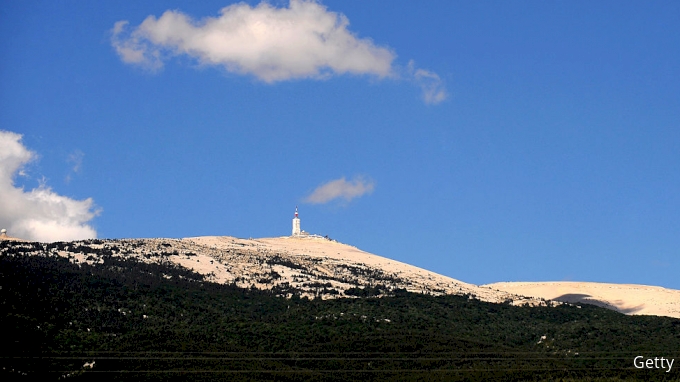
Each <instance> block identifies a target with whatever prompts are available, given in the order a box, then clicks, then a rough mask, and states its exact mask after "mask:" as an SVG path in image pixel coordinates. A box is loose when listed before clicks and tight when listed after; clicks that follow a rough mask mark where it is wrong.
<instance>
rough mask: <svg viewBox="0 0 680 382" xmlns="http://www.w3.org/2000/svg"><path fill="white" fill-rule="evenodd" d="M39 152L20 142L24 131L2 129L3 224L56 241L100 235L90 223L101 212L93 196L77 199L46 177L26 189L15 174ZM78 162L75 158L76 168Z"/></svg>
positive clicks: (35, 237) (0, 191)
mask: <svg viewBox="0 0 680 382" xmlns="http://www.w3.org/2000/svg"><path fill="white" fill-rule="evenodd" d="M36 157H37V155H36V154H35V153H34V152H32V151H30V150H28V149H27V148H26V147H25V146H24V145H23V144H22V143H21V135H20V134H16V133H13V132H10V131H2V130H0V195H1V197H0V228H6V229H7V230H8V231H9V234H10V235H11V236H14V237H19V238H22V239H28V240H37V241H56V240H76V239H86V238H95V237H97V232H96V231H95V229H94V228H93V227H92V226H90V225H89V224H88V223H89V222H90V221H91V220H92V219H93V218H94V217H95V216H96V215H97V214H98V213H99V211H98V210H97V209H96V208H95V206H94V202H93V200H92V199H91V198H88V199H85V200H74V199H71V198H69V197H66V196H62V195H59V194H57V193H55V192H54V191H52V190H51V189H50V188H49V187H48V186H47V182H46V180H45V178H42V180H40V183H39V186H38V187H36V188H34V189H32V190H31V191H25V190H24V189H23V188H21V187H16V186H15V185H14V181H13V179H14V176H15V175H17V174H18V175H22V174H23V171H22V170H23V168H24V166H25V165H26V164H28V163H29V162H31V161H33V160H35V159H36ZM78 166H79V164H78V163H77V162H76V163H75V166H74V168H77V167H78Z"/></svg>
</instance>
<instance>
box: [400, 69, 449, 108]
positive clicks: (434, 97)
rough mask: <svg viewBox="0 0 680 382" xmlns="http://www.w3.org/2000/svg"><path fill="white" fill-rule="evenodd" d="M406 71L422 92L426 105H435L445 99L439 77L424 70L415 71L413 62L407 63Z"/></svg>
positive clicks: (446, 95)
mask: <svg viewBox="0 0 680 382" xmlns="http://www.w3.org/2000/svg"><path fill="white" fill-rule="evenodd" d="M408 70H409V72H410V75H411V76H412V77H413V80H414V81H415V83H416V84H417V85H418V86H419V87H420V90H421V91H422V97H423V101H424V102H425V103H426V104H428V105H436V104H438V103H440V102H442V101H444V100H445V99H446V97H448V94H446V88H445V87H444V82H443V81H442V79H441V78H439V75H437V73H435V72H431V71H429V70H425V69H417V68H416V67H415V64H414V62H413V60H411V61H409V63H408Z"/></svg>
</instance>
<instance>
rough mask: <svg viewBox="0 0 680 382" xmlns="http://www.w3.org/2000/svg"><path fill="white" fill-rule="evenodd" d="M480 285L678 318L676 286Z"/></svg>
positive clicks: (679, 302) (679, 304) (679, 298)
mask: <svg viewBox="0 0 680 382" xmlns="http://www.w3.org/2000/svg"><path fill="white" fill-rule="evenodd" d="M482 287H487V288H490V289H493V290H498V291H503V292H507V293H511V294H518V295H522V296H531V297H536V298H544V299H546V300H556V301H562V302H568V303H572V304H579V303H586V304H593V305H598V306H602V307H605V308H609V309H613V310H616V311H618V312H621V313H625V314H642V315H654V316H668V317H675V318H680V290H675V289H666V288H662V287H658V286H647V285H635V284H606V283H595V282H566V281H565V282H503V283H494V284H487V285H482Z"/></svg>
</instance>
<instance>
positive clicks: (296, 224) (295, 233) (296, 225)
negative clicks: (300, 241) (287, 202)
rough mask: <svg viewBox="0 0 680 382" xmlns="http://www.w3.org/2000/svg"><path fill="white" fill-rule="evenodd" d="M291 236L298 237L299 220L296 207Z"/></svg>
mask: <svg viewBox="0 0 680 382" xmlns="http://www.w3.org/2000/svg"><path fill="white" fill-rule="evenodd" d="M293 236H300V218H299V217H298V210H297V206H295V217H294V218H293Z"/></svg>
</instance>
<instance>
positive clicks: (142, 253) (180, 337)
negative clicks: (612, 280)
mask: <svg viewBox="0 0 680 382" xmlns="http://www.w3.org/2000/svg"><path fill="white" fill-rule="evenodd" d="M295 240H298V239H295ZM299 240H306V239H299ZM320 240H321V239H314V240H311V241H299V242H298V241H294V240H292V239H285V238H272V239H259V240H240V239H235V238H226V237H219V238H188V239H181V240H176V239H139V240H88V241H77V242H68V243H64V242H58V243H32V242H17V241H0V306H1V307H2V311H1V314H0V325H1V326H2V327H3V328H4V334H3V336H0V348H1V349H2V350H1V351H0V364H1V365H0V377H1V378H2V380H36V379H37V380H61V379H65V378H69V379H81V380H92V379H95V378H105V379H107V380H135V381H138V380H154V381H155V380H185V379H191V380H204V381H215V380H220V381H233V380H272V381H274V380H277V381H299V380H319V381H322V380H323V381H347V380H362V381H363V380H365V381H382V380H414V381H415V380H428V381H429V380H433V381H437V380H440V381H457V380H461V381H462V380H466V381H470V380H504V381H519V380H522V381H524V380H564V381H594V380H597V381H620V380H677V367H678V366H677V364H676V365H675V368H672V367H669V366H668V365H666V366H667V368H668V369H669V374H665V370H653V369H649V370H642V369H638V368H636V367H635V366H634V364H633V360H634V359H635V357H637V356H640V355H644V356H647V357H661V356H663V357H666V359H669V358H670V359H680V353H678V349H680V320H678V319H674V318H668V317H654V316H627V315H623V314H620V313H618V312H615V311H612V310H608V309H603V308H600V307H597V306H594V305H582V306H579V305H572V304H565V303H551V302H547V303H546V302H545V301H542V300H532V299H522V298H520V297H517V298H516V297H514V296H513V295H512V294H509V293H507V292H498V291H494V290H492V289H490V288H480V287H475V286H470V285H469V284H465V283H461V282H458V281H457V280H452V279H448V278H444V277H443V276H438V275H436V274H432V273H430V272H427V271H425V270H422V269H418V268H414V267H410V266H408V265H406V264H402V263H398V262H394V261H393V260H390V259H386V258H381V257H379V256H375V255H370V254H366V253H365V252H362V251H360V250H358V249H356V248H353V247H351V246H346V245H343V244H340V243H335V242H332V241H320ZM331 250H332V251H331ZM182 264H183V265H182ZM189 268H192V269H194V270H192V269H189ZM195 270H198V271H200V272H198V271H195ZM277 275H278V276H277ZM407 277H409V278H412V280H405V279H406V278H407ZM284 280H287V281H284ZM211 281H213V282H211ZM214 281H218V282H214ZM405 287H408V288H410V289H411V290H412V291H413V292H409V291H407V290H406V288H405ZM445 288H449V290H451V291H452V292H454V293H455V292H458V293H463V294H445V292H446V289H445ZM477 288H478V289H477ZM416 292H417V293H416ZM423 292H425V293H423ZM469 292H478V293H480V294H479V295H480V296H481V297H483V298H487V299H491V298H494V299H503V298H505V299H506V300H504V301H503V303H492V302H486V301H482V300H481V299H477V298H474V297H473V296H472V294H470V293H469ZM341 295H344V296H347V297H350V298H331V297H338V296H341ZM311 297H314V298H311ZM316 297H321V298H316ZM521 301H524V302H525V303H520V302H521ZM530 301H536V302H543V304H542V305H541V304H536V305H538V306H536V305H534V306H529V305H531V304H530V303H529V302H530ZM671 369H672V370H671ZM671 371H672V372H673V373H670V372H671Z"/></svg>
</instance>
